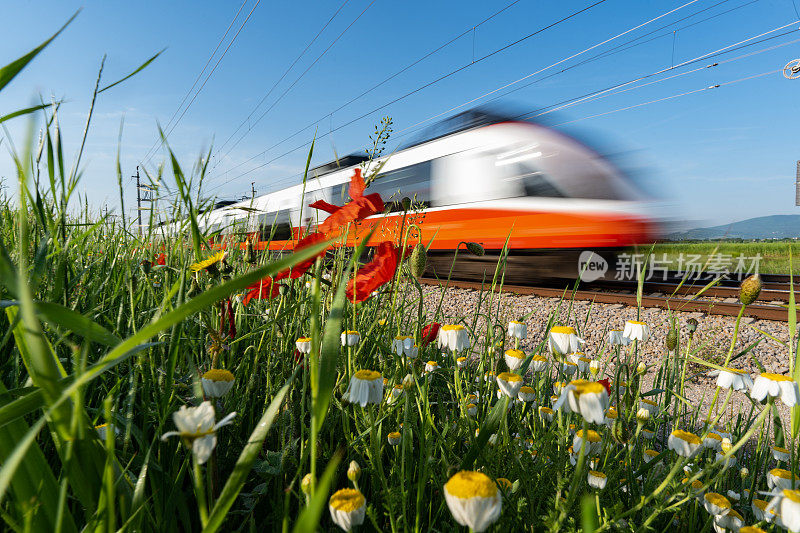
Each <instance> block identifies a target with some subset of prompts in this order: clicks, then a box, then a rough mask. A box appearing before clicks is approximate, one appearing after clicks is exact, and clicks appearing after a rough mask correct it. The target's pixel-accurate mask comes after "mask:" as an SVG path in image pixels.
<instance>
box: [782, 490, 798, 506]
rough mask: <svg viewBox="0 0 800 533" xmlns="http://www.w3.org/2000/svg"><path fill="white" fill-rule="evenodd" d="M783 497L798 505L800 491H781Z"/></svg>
mask: <svg viewBox="0 0 800 533" xmlns="http://www.w3.org/2000/svg"><path fill="white" fill-rule="evenodd" d="M783 495H784V496H785V497H787V498H789V499H790V500H792V501H793V502H794V503H800V490H789V489H783Z"/></svg>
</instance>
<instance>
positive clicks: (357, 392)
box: [342, 370, 383, 407]
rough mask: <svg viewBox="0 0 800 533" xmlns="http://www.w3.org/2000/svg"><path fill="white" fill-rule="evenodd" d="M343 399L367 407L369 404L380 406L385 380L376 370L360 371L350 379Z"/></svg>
mask: <svg viewBox="0 0 800 533" xmlns="http://www.w3.org/2000/svg"><path fill="white" fill-rule="evenodd" d="M342 399H343V400H345V401H348V402H350V403H357V404H359V405H361V407H366V406H367V404H368V403H374V404H379V403H381V399H383V378H382V377H381V373H380V372H375V371H374V370H359V371H358V372H356V373H355V374H353V376H352V377H351V378H350V385H349V386H348V387H347V390H346V391H345V393H344V395H343V396H342Z"/></svg>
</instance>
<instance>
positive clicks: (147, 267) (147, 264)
mask: <svg viewBox="0 0 800 533" xmlns="http://www.w3.org/2000/svg"><path fill="white" fill-rule="evenodd" d="M152 266H153V263H151V262H150V261H147V260H145V261H142V269H143V270H144V273H145V274H149V273H150V269H151V268H152Z"/></svg>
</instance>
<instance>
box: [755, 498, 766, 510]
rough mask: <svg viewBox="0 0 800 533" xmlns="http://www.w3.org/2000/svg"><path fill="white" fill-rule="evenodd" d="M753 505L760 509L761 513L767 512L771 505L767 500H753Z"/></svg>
mask: <svg viewBox="0 0 800 533" xmlns="http://www.w3.org/2000/svg"><path fill="white" fill-rule="evenodd" d="M753 505H755V506H756V507H758V509H759V510H760V511H766V510H767V505H769V504H768V503H767V502H766V501H765V500H753Z"/></svg>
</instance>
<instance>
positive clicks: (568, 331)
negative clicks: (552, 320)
mask: <svg viewBox="0 0 800 533" xmlns="http://www.w3.org/2000/svg"><path fill="white" fill-rule="evenodd" d="M550 332H551V333H562V334H564V335H576V334H577V333H576V332H575V328H573V327H572V326H553V327H552V328H550Z"/></svg>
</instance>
